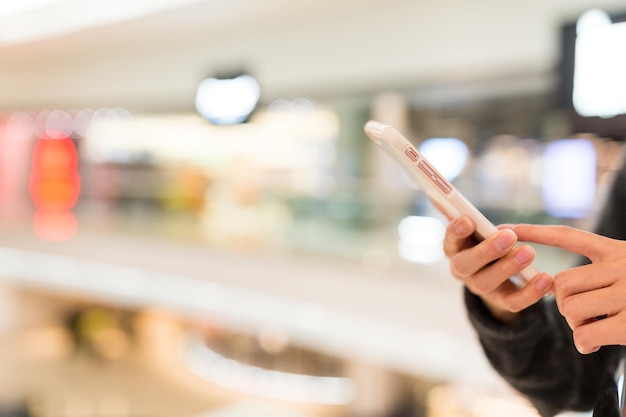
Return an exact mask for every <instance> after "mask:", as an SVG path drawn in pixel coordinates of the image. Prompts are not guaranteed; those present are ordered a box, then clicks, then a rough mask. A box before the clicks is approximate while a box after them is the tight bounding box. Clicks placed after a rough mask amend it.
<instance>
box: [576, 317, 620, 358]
mask: <svg viewBox="0 0 626 417" xmlns="http://www.w3.org/2000/svg"><path fill="white" fill-rule="evenodd" d="M625 326H626V314H625V313H624V312H621V313H620V314H617V315H615V316H611V317H607V318H605V319H602V320H594V321H592V322H590V323H587V324H584V325H581V326H578V327H576V328H575V329H574V332H573V334H574V345H575V346H576V349H577V350H578V351H579V352H580V353H582V354H588V353H593V352H595V351H597V350H598V349H599V348H600V347H601V346H609V345H626V334H624V332H619V331H615V329H623V328H625Z"/></svg>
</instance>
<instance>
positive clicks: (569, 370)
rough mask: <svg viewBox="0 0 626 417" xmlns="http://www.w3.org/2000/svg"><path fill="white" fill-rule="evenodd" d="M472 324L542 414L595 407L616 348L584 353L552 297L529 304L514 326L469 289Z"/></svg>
mask: <svg viewBox="0 0 626 417" xmlns="http://www.w3.org/2000/svg"><path fill="white" fill-rule="evenodd" d="M465 302H466V305H467V309H468V313H469V317H470V322H471V323H472V326H473V327H474V328H475V329H476V332H477V334H478V337H479V340H480V343H481V345H482V347H483V350H484V351H485V354H486V356H487V358H488V360H489V362H490V363H491V365H492V366H493V367H494V369H495V370H496V371H497V372H498V373H499V374H500V375H501V376H502V377H503V378H504V379H505V380H506V381H507V382H508V383H509V384H510V385H511V386H513V387H514V388H515V389H517V390H518V391H519V392H520V393H522V394H524V395H525V396H526V397H527V398H528V399H529V400H530V401H531V402H532V403H533V404H534V405H535V407H536V408H537V410H538V411H539V413H540V414H541V415H542V416H553V415H555V414H557V413H559V412H560V411H564V410H576V411H586V410H590V409H591V408H592V407H593V405H594V403H595V399H596V397H597V394H598V390H599V387H600V381H601V380H602V378H603V377H605V375H606V370H607V369H609V368H612V362H613V361H614V360H615V357H616V352H617V348H615V347H604V348H602V349H600V350H599V351H598V352H596V353H593V354H590V355H581V354H580V353H578V351H577V350H576V348H575V347H574V342H573V339H572V332H571V330H570V328H569V326H568V325H567V323H566V322H565V319H563V317H562V316H561V315H560V314H559V312H558V310H557V308H556V303H555V302H554V300H553V299H552V298H545V299H543V300H542V301H541V302H539V303H537V304H535V305H533V306H531V307H529V308H528V309H526V310H524V311H523V312H522V313H521V316H520V318H519V320H518V321H516V322H515V324H513V325H506V324H502V323H500V322H499V321H497V320H496V319H494V318H493V316H492V315H491V314H490V313H489V311H488V310H487V308H486V307H485V305H484V304H483V302H482V300H481V299H480V298H478V297H477V296H475V295H473V294H472V293H470V292H469V291H468V290H465Z"/></svg>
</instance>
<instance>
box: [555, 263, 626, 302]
mask: <svg viewBox="0 0 626 417" xmlns="http://www.w3.org/2000/svg"><path fill="white" fill-rule="evenodd" d="M622 274H623V266H622V265H619V263H618V262H602V263H597V264H589V265H583V266H578V267H575V268H570V269H566V270H564V271H561V272H559V273H557V274H556V275H555V276H554V281H555V284H554V290H555V295H556V296H557V298H560V299H565V298H566V297H569V296H572V295H575V294H580V293H584V292H589V291H593V290H597V289H600V288H605V287H608V286H611V285H613V284H615V282H617V280H618V279H619V278H620V277H621V276H622Z"/></svg>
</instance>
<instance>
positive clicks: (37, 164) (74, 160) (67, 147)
mask: <svg viewBox="0 0 626 417" xmlns="http://www.w3.org/2000/svg"><path fill="white" fill-rule="evenodd" d="M79 194H80V176H79V174H78V151H77V150H76V146H75V145H74V142H73V141H72V139H70V138H69V137H67V136H61V137H59V136H58V135H56V134H55V135H54V138H53V137H51V136H49V135H46V134H44V135H43V136H41V137H40V138H39V139H38V140H37V142H36V143H35V148H34V150H33V160H32V168H31V173H30V195H31V198H32V199H33V202H34V203H35V206H36V207H37V209H39V210H43V211H67V210H70V209H71V208H72V207H74V205H76V202H77V200H78V196H79Z"/></svg>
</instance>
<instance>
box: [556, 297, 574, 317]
mask: <svg viewBox="0 0 626 417" xmlns="http://www.w3.org/2000/svg"><path fill="white" fill-rule="evenodd" d="M576 310H577V307H576V303H575V302H574V301H573V300H572V299H571V298H565V299H563V300H561V303H560V305H559V311H560V312H561V314H562V315H563V316H564V317H566V318H570V317H572V316H573V315H574V314H575V313H576Z"/></svg>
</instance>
